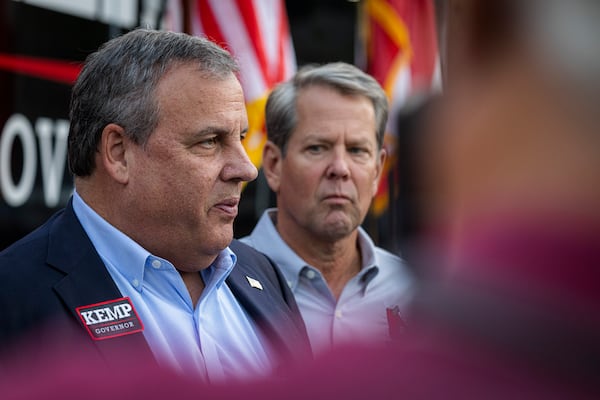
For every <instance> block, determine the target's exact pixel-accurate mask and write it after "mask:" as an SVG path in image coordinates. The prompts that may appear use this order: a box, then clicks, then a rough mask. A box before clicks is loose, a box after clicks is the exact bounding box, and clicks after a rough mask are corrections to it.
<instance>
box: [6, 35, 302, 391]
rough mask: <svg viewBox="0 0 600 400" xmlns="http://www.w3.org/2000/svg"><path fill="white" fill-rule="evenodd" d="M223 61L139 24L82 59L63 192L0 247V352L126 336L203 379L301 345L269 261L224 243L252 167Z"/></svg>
mask: <svg viewBox="0 0 600 400" xmlns="http://www.w3.org/2000/svg"><path fill="white" fill-rule="evenodd" d="M237 68H238V66H237V64H236V63H235V61H234V60H233V59H232V57H231V55H230V54H229V53H227V52H226V51H225V50H223V49H221V48H220V47H218V46H217V45H215V44H213V43H211V42H210V41H208V40H205V39H202V38H198V37H191V36H188V35H185V34H178V33H173V32H159V31H149V30H136V31H133V32H130V33H128V34H125V35H123V36H121V37H118V38H116V39H113V40H111V41H109V42H107V43H106V44H105V45H103V46H102V47H101V49H100V50H99V51H98V52H96V53H94V54H92V55H91V56H90V57H88V59H87V60H86V64H85V66H84V68H83V70H82V72H81V74H80V76H79V78H78V80H77V82H76V84H75V86H74V88H73V94H72V99H71V115H70V116H71V127H70V132H69V140H68V155H69V167H70V170H71V172H72V173H73V174H74V176H75V191H74V194H73V196H72V198H71V200H70V201H69V203H68V205H67V207H66V208H65V209H64V210H62V211H59V212H58V213H57V214H55V215H54V216H53V217H52V218H51V219H50V220H48V221H47V222H46V223H45V224H44V225H43V226H42V227H40V228H39V229H37V230H36V231H34V232H32V233H31V234H29V235H28V236H26V237H25V238H23V239H21V240H20V241H18V242H17V243H15V244H14V245H12V246H11V247H9V248H8V249H6V250H5V251H3V252H2V253H0V342H1V343H2V346H3V349H4V351H8V350H7V349H10V347H11V346H13V345H14V344H15V343H18V340H19V339H22V340H24V339H25V338H27V337H29V335H34V336H32V338H36V336H35V335H36V334H40V333H43V334H44V336H43V337H44V339H42V340H47V339H48V338H49V337H52V340H53V342H52V343H53V345H58V344H59V343H60V345H61V346H65V345H66V346H67V348H68V343H65V342H68V341H70V340H71V339H73V338H76V339H75V341H73V343H77V344H78V345H79V344H83V345H84V346H85V347H87V348H88V349H94V353H95V354H98V355H99V356H100V357H102V358H104V359H106V361H107V362H109V363H111V362H121V361H125V360H122V358H123V357H124V356H122V355H121V356H120V354H125V353H124V352H123V351H122V350H123V349H128V351H131V350H132V349H134V348H135V349H140V350H141V353H140V352H136V354H147V355H148V358H149V359H153V360H156V361H157V362H158V363H159V364H160V365H164V366H167V367H174V368H175V370H177V371H178V372H181V373H184V374H187V373H190V374H199V375H200V376H201V377H203V378H205V379H207V380H208V381H222V380H224V379H228V378H247V377H252V376H255V374H261V373H268V372H269V371H271V370H273V369H274V368H278V367H280V366H281V364H282V363H283V362H285V361H289V360H294V359H296V358H297V357H302V356H303V355H305V354H309V353H310V350H309V348H308V342H307V338H306V331H305V328H304V324H303V322H302V319H301V317H300V314H299V312H298V308H297V305H296V303H295V302H294V298H293V295H292V294H291V292H290V290H289V288H288V287H287V285H286V284H285V280H284V279H283V278H282V276H281V274H280V272H279V271H278V269H277V267H276V266H275V265H274V264H273V263H272V262H271V261H270V260H269V259H268V258H267V257H265V256H264V255H262V254H260V253H258V252H256V251H254V250H252V249H251V248H249V247H247V246H245V245H244V244H241V243H239V242H237V241H233V242H232V238H233V221H234V218H235V216H236V215H237V207H238V203H239V198H240V194H241V190H242V186H243V184H244V182H247V181H251V180H253V179H255V178H256V175H257V171H256V168H255V167H254V166H253V165H252V163H251V162H250V161H249V159H248V157H247V155H246V153H245V150H244V148H243V146H242V142H241V140H242V139H243V138H244V136H245V134H246V131H247V129H248V121H247V115H246V110H245V105H244V97H243V92H242V89H241V85H240V83H239V81H238V79H237V77H236V73H237V72H238V69H237ZM73 328H74V329H73ZM72 335H75V336H72ZM38 338H39V336H38ZM83 338H84V339H83ZM54 340H56V341H54ZM90 344H91V347H90ZM138 361H139V360H138Z"/></svg>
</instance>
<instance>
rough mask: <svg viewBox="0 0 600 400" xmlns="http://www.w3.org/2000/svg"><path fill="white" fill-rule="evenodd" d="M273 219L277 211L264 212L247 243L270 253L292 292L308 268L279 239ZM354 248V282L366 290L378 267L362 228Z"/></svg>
mask: <svg viewBox="0 0 600 400" xmlns="http://www.w3.org/2000/svg"><path fill="white" fill-rule="evenodd" d="M276 218H277V208H269V209H267V210H265V212H264V213H263V215H262V216H261V217H260V219H259V220H258V223H257V224H256V227H255V229H254V230H253V231H252V233H251V234H250V239H251V241H252V242H253V243H254V244H255V245H256V246H257V247H258V248H269V249H272V251H270V252H269V257H270V258H271V259H272V260H273V261H274V262H275V263H276V264H277V265H278V266H279V269H280V270H281V272H282V273H283V275H284V276H285V279H286V280H287V283H288V285H289V286H290V288H291V289H292V291H293V290H295V289H296V286H297V285H298V281H299V279H300V275H301V273H302V271H303V270H304V269H305V267H308V265H307V264H306V262H305V261H304V260H303V259H302V258H300V256H298V255H297V254H296V253H295V252H294V251H293V250H292V249H291V248H290V247H289V246H288V245H287V243H285V241H284V240H283V239H282V238H281V236H280V235H279V232H277V228H276V227H275V224H274V222H273V221H274V220H275V219H276ZM358 246H359V248H360V251H361V255H362V265H361V270H360V272H359V274H358V277H357V278H358V279H360V281H361V282H363V283H364V285H365V287H366V286H367V285H368V284H369V282H371V280H372V279H373V278H374V277H375V276H376V275H377V273H378V271H379V267H378V266H377V264H376V257H375V244H374V243H373V241H372V240H371V238H370V237H369V235H368V234H367V232H366V231H365V230H364V229H363V228H362V227H359V228H358Z"/></svg>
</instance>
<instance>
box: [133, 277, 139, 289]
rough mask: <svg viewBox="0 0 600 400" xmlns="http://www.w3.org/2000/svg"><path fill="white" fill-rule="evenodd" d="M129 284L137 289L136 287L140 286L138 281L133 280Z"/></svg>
mask: <svg viewBox="0 0 600 400" xmlns="http://www.w3.org/2000/svg"><path fill="white" fill-rule="evenodd" d="M131 284H132V285H133V286H134V287H138V286H140V281H138V280H137V279H134V280H132V281H131Z"/></svg>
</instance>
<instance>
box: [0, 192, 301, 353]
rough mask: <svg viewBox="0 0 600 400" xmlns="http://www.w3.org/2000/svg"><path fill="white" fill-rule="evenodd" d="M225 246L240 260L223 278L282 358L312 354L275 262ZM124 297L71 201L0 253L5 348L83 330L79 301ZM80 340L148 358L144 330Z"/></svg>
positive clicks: (0, 333)
mask: <svg viewBox="0 0 600 400" xmlns="http://www.w3.org/2000/svg"><path fill="white" fill-rule="evenodd" d="M230 248H231V249H232V250H233V251H234V252H235V253H236V255H237V264H236V265H235V267H234V268H233V270H232V272H231V274H230V276H229V277H228V279H227V284H228V286H229V287H230V289H231V291H232V292H233V294H234V296H235V297H236V299H237V300H238V302H239V303H240V305H241V306H242V307H243V308H244V309H245V310H246V312H247V313H248V315H249V316H250V317H251V319H252V320H253V321H254V323H255V324H256V325H257V326H258V327H259V328H260V329H261V330H262V332H263V333H264V335H265V337H267V338H268V340H269V341H270V344H271V345H272V346H273V348H275V349H278V350H279V351H280V355H281V356H282V359H290V358H292V359H294V358H297V357H298V356H300V357H303V356H305V355H307V354H310V347H309V344H308V338H307V335H306V329H305V327H304V323H303V322H302V318H301V316H300V312H299V310H298V306H297V305H296V302H295V300H294V296H293V294H292V293H291V291H290V289H289V287H288V286H287V284H286V283H285V279H284V278H283V276H282V275H281V273H280V272H279V270H278V269H277V267H276V266H275V265H274V264H273V262H272V261H271V260H270V259H269V258H267V257H266V256H265V255H263V254H262V253H259V252H257V251H256V250H254V249H252V248H251V247H249V246H246V245H245V244H243V243H241V242H238V241H237V240H234V241H233V242H232V243H231V245H230ZM247 276H249V277H251V278H254V279H256V280H258V281H260V283H261V285H262V287H263V290H259V289H256V288H253V287H251V286H250V283H249V282H248V279H247V278H246V277H247ZM121 297H123V296H122V295H121V293H120V292H119V289H118V288H117V286H116V285H115V283H114V281H113V280H112V278H111V276H110V274H109V273H108V271H107V269H106V267H105V266H104V264H103V263H102V260H101V259H100V256H99V255H98V253H97V252H96V250H95V249H94V247H93V245H92V243H91V241H90V240H89V238H88V236H87V234H86V233H85V231H84V230H83V228H82V226H81V225H80V223H79V220H78V219H77V217H76V216H75V213H74V211H73V206H72V203H71V202H69V204H68V205H67V207H66V208H65V209H63V210H61V211H59V212H57V213H56V214H55V215H54V216H52V217H51V218H50V219H49V220H48V221H47V222H46V223H45V224H44V225H42V226H41V227H40V228H38V229H37V230H35V231H34V232H32V233H30V234H29V235H27V236H26V237H24V238H23V239H21V240H19V241H18V242H16V243H14V244H13V245H12V246H10V247H9V248H7V249H6V250H4V251H2V252H1V253H0V344H2V346H4V347H5V348H6V347H7V346H11V344H13V343H15V342H14V340H16V339H20V338H23V337H24V336H25V335H27V334H36V333H38V332H41V331H42V330H46V332H48V331H52V332H54V333H56V335H55V336H57V337H56V338H58V337H60V335H72V334H73V332H77V334H76V335H79V336H81V334H83V335H86V336H87V332H86V331H85V329H84V327H83V325H82V322H81V321H80V318H79V316H78V315H77V313H76V308H77V307H80V306H87V305H90V304H95V303H99V302H104V301H109V300H114V299H118V298H121ZM66 327H69V328H68V329H67V328H66ZM73 328H74V329H73ZM63 330H64V332H69V333H63ZM81 340H82V341H85V342H89V343H92V346H93V347H95V349H96V350H98V351H99V352H100V354H101V355H102V357H103V358H105V359H107V361H110V360H109V358H110V357H112V356H114V355H115V354H119V352H120V349H123V348H127V349H128V350H131V351H134V350H138V353H137V354H146V355H147V356H148V357H149V359H151V358H152V356H151V353H150V349H149V346H148V344H147V343H146V341H145V339H144V336H143V334H142V333H141V332H140V333H133V334H130V335H125V336H121V337H115V338H110V339H105V340H99V341H93V340H92V338H91V337H89V336H87V338H86V339H81ZM86 346H89V344H86ZM112 350H114V351H115V352H114V353H111V351H112ZM111 354H112V356H111Z"/></svg>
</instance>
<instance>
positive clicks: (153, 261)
mask: <svg viewBox="0 0 600 400" xmlns="http://www.w3.org/2000/svg"><path fill="white" fill-rule="evenodd" d="M161 265H162V264H161V262H160V261H158V260H152V266H153V267H154V268H155V269H159V268H160V266H161Z"/></svg>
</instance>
